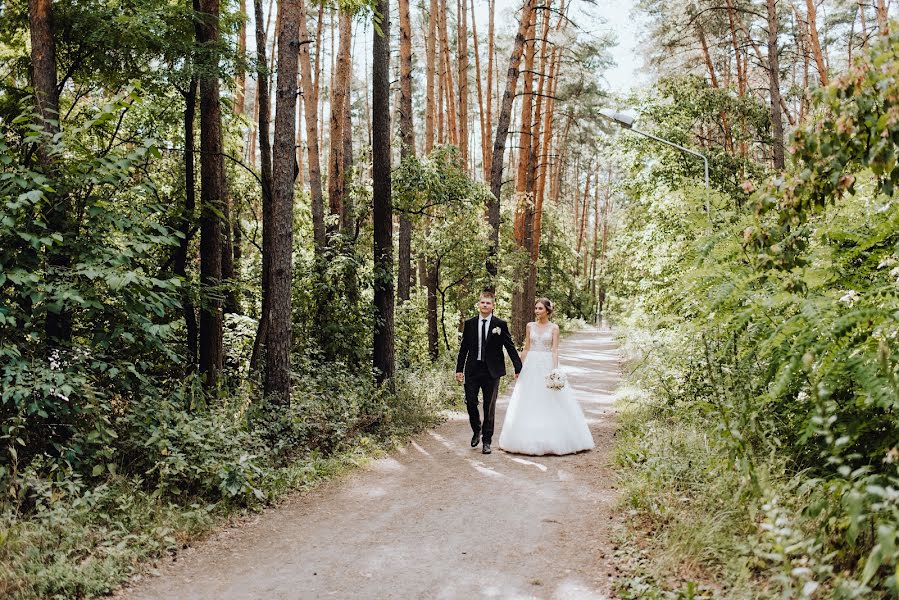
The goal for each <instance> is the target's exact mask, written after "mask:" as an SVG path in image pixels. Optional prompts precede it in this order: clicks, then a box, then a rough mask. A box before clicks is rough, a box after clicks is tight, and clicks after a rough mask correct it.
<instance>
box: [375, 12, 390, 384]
mask: <svg viewBox="0 0 899 600" xmlns="http://www.w3.org/2000/svg"><path fill="white" fill-rule="evenodd" d="M375 11H376V14H377V15H378V16H379V17H380V31H379V28H373V29H374V39H373V42H372V208H373V210H372V221H373V223H372V225H373V230H374V231H373V234H374V306H375V331H374V340H373V348H372V350H373V352H372V363H373V367H374V370H375V379H376V381H377V382H378V384H379V385H381V384H384V383H385V382H388V381H390V380H392V378H393V376H394V372H395V360H394V325H393V322H394V300H393V209H392V205H391V193H390V3H389V0H377V1H376V5H375Z"/></svg>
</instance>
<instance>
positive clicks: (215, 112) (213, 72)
mask: <svg viewBox="0 0 899 600" xmlns="http://www.w3.org/2000/svg"><path fill="white" fill-rule="evenodd" d="M199 4H200V13H201V14H200V15H199V16H200V21H201V22H200V29H199V32H200V39H199V40H198V41H199V44H200V46H205V47H206V48H205V50H206V51H207V52H208V55H209V57H210V58H209V62H208V63H207V65H206V68H205V69H204V70H203V76H202V77H201V79H200V152H201V155H200V204H201V210H200V290H201V294H200V298H201V309H200V373H203V374H204V375H205V376H206V380H205V383H206V386H207V387H208V388H214V387H216V386H217V385H218V379H219V374H220V372H221V369H222V362H223V358H224V348H223V346H222V301H221V295H220V293H219V292H218V291H217V290H215V289H214V288H216V287H218V286H219V285H221V279H222V243H223V236H222V220H221V218H220V215H221V214H223V213H224V205H225V161H224V155H223V144H222V110H221V99H220V98H219V73H218V71H219V54H218V51H217V50H216V46H217V45H218V42H219V0H200V1H199Z"/></svg>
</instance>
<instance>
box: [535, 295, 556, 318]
mask: <svg viewBox="0 0 899 600" xmlns="http://www.w3.org/2000/svg"><path fill="white" fill-rule="evenodd" d="M537 303H538V304H542V305H543V308H545V309H546V316H548V317H550V316H552V314H553V310H554V309H553V302H552V300H550V299H549V298H537Z"/></svg>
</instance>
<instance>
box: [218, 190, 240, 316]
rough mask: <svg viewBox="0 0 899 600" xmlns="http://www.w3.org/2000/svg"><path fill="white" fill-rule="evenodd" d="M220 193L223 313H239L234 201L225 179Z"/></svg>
mask: <svg viewBox="0 0 899 600" xmlns="http://www.w3.org/2000/svg"><path fill="white" fill-rule="evenodd" d="M222 192H223V193H224V195H225V200H224V202H222V209H223V211H222V283H224V284H225V286H226V287H225V290H224V292H225V302H224V307H223V308H224V311H225V312H226V313H239V312H240V300H239V299H238V292H237V284H236V282H235V264H234V237H233V224H234V218H235V216H234V199H233V198H232V197H231V194H230V192H229V191H228V181H227V177H226V178H225V181H224V185H223V189H222Z"/></svg>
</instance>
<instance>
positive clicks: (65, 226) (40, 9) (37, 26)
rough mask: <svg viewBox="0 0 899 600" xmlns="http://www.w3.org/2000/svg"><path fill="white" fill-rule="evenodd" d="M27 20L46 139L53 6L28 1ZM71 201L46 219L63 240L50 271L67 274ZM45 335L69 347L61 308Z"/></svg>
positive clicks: (66, 316) (51, 112) (49, 163)
mask: <svg viewBox="0 0 899 600" xmlns="http://www.w3.org/2000/svg"><path fill="white" fill-rule="evenodd" d="M28 20H29V29H30V32H31V84H32V87H33V88H34V104H35V112H36V113H37V117H38V119H39V120H40V127H41V129H43V133H44V135H45V136H46V139H50V138H52V136H54V135H56V134H57V133H59V130H60V127H61V122H60V120H61V117H60V114H59V88H58V84H57V75H56V43H55V41H54V38H53V28H54V23H53V3H52V1H51V0H29V1H28ZM37 158H38V164H39V165H40V167H41V170H42V171H43V172H44V173H45V174H46V175H47V176H48V177H49V178H51V179H52V178H53V176H54V172H55V170H56V166H55V164H54V162H55V161H54V159H53V157H52V152H51V151H50V148H49V147H48V145H47V144H46V142H45V141H43V140H42V141H40V142H39V143H38V146H37ZM70 220H71V206H70V200H69V198H68V197H66V196H65V195H64V194H60V195H54V197H53V202H52V203H51V208H50V214H49V215H48V223H47V224H48V229H49V232H48V233H54V234H60V235H62V236H63V240H64V241H63V243H62V244H59V245H54V246H52V247H51V249H50V252H49V256H48V257H47V262H48V264H49V266H50V267H51V268H52V269H53V270H57V269H59V270H66V269H68V267H69V265H70V264H71V259H70V257H69V254H68V252H67V250H66V244H68V243H71V241H72V240H70V239H68V238H69V236H70V235H71V233H72V232H71V229H72V227H71V223H70ZM44 331H45V333H46V334H47V338H48V340H49V341H50V343H51V344H59V343H62V344H65V343H68V342H69V340H70V339H71V337H72V314H71V312H70V311H69V310H68V309H67V308H65V307H63V309H62V310H60V311H59V312H58V313H54V312H51V311H48V312H47V316H46V321H45V323H44Z"/></svg>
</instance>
